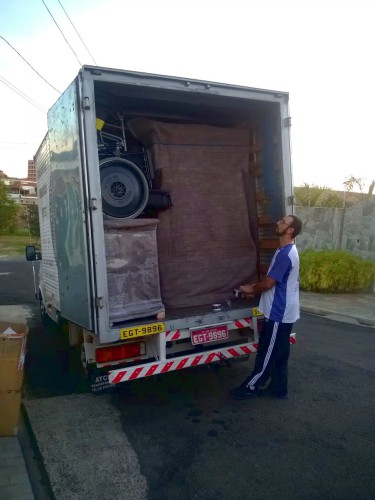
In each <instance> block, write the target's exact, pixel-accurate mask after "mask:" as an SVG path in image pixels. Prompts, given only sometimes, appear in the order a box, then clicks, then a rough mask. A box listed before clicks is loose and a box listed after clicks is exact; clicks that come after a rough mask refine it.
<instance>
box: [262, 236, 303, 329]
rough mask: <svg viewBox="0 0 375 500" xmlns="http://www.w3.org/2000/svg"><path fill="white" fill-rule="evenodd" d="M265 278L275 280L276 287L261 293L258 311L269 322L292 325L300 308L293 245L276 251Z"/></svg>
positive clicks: (296, 253) (296, 257) (297, 260)
mask: <svg viewBox="0 0 375 500" xmlns="http://www.w3.org/2000/svg"><path fill="white" fill-rule="evenodd" d="M267 276H268V277H270V278H272V279H274V280H276V285H275V286H274V287H272V288H271V289H270V290H267V291H266V292H263V293H262V296H261V298H260V302H259V310H260V311H261V312H262V313H263V314H264V316H265V317H266V318H268V319H270V320H271V321H277V322H279V323H294V322H295V321H297V319H298V318H299V317H300V308H299V256H298V251H297V248H296V246H295V245H294V244H293V243H290V244H289V245H286V246H285V247H282V248H278V249H277V250H276V252H275V255H274V256H273V259H272V262H271V264H270V267H269V269H268V272H267Z"/></svg>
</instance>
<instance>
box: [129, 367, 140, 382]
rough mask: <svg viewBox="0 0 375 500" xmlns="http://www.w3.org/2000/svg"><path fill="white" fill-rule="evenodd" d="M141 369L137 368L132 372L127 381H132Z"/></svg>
mask: <svg viewBox="0 0 375 500" xmlns="http://www.w3.org/2000/svg"><path fill="white" fill-rule="evenodd" d="M141 371H142V368H137V369H136V370H134V372H133V373H132V374H131V375H130V377H129V380H133V379H134V378H137V377H138V375H139V374H140V373H141Z"/></svg>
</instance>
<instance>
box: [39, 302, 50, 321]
mask: <svg viewBox="0 0 375 500" xmlns="http://www.w3.org/2000/svg"><path fill="white" fill-rule="evenodd" d="M39 313H40V319H41V321H42V325H43V326H47V324H48V319H49V316H48V314H47V311H46V307H45V305H44V302H43V299H42V298H41V297H40V298H39Z"/></svg>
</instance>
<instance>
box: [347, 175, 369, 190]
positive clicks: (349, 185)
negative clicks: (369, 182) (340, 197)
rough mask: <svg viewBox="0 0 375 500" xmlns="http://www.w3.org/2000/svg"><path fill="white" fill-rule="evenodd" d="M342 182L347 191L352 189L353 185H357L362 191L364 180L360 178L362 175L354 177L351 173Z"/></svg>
mask: <svg viewBox="0 0 375 500" xmlns="http://www.w3.org/2000/svg"><path fill="white" fill-rule="evenodd" d="M343 184H344V186H345V188H346V190H347V191H349V192H351V191H353V189H354V187H355V186H357V188H358V189H359V191H360V192H361V193H362V192H363V188H364V185H365V181H364V180H363V179H362V177H355V176H354V175H351V176H350V177H347V178H346V180H345V181H344V182H343Z"/></svg>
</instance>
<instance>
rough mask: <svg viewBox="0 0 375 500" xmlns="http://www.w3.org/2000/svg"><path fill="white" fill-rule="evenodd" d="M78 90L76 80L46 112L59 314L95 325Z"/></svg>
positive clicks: (82, 324)
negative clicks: (93, 319)
mask: <svg viewBox="0 0 375 500" xmlns="http://www.w3.org/2000/svg"><path fill="white" fill-rule="evenodd" d="M77 93H78V90H77V82H76V81H74V82H73V83H72V84H71V85H70V86H69V87H68V89H67V90H66V91H65V92H64V94H63V95H62V96H61V97H60V98H59V100H58V101H57V102H56V104H55V105H54V106H53V107H52V108H51V110H50V111H49V113H48V137H49V147H50V169H51V177H50V201H49V202H50V210H51V220H53V221H54V223H53V225H52V226H51V229H52V242H53V248H54V252H55V256H56V264H57V272H58V277H59V294H60V312H61V315H62V316H63V317H64V318H66V319H68V320H70V321H72V322H74V323H76V324H78V325H80V326H82V327H84V328H86V329H88V330H90V329H92V323H93V321H92V309H93V304H92V298H91V297H92V292H91V278H90V272H89V257H88V251H87V228H86V221H87V214H86V211H87V206H86V203H85V201H84V194H83V193H84V189H83V175H82V161H81V143H80V138H79V137H80V135H79V134H80V130H79V119H78V109H79V108H78V102H79V100H78V95H77Z"/></svg>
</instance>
